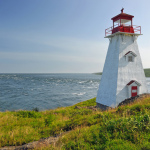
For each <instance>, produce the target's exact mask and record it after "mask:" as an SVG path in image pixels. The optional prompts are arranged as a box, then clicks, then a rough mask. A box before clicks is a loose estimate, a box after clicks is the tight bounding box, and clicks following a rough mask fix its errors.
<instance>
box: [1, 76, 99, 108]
mask: <svg viewBox="0 0 150 150" xmlns="http://www.w3.org/2000/svg"><path fill="white" fill-rule="evenodd" d="M100 78H101V76H99V75H94V74H0V111H6V110H10V111H13V110H19V109H23V110H32V109H34V108H36V107H37V108H39V110H46V109H54V108H57V107H62V106H70V105H73V104H76V103H78V102H81V101H84V100H87V99H90V98H93V97H96V95H97V90H98V85H99V82H100Z"/></svg>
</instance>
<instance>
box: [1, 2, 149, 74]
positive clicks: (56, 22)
mask: <svg viewBox="0 0 150 150" xmlns="http://www.w3.org/2000/svg"><path fill="white" fill-rule="evenodd" d="M149 6H150V1H149V0H132V1H131V0H120V1H119V0H113V1H112V0H0V73H93V72H100V71H102V70H103V65H104V61H105V57H106V52H107V48H108V44H109V40H108V39H105V38H104V36H105V34H104V33H105V29H106V28H108V27H110V26H112V21H111V18H112V17H114V16H115V15H117V14H119V13H120V10H121V8H122V7H124V12H125V13H128V14H131V15H134V19H133V24H135V25H141V26H142V34H143V36H140V37H139V38H138V45H139V50H140V54H141V57H142V62H143V67H144V68H150V61H149V58H150V39H149V35H150V29H149V24H150V19H149V18H150V8H149Z"/></svg>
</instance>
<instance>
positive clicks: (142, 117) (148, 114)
mask: <svg viewBox="0 0 150 150" xmlns="http://www.w3.org/2000/svg"><path fill="white" fill-rule="evenodd" d="M95 105H96V102H95V98H93V99H90V100H87V101H84V102H81V103H78V104H76V105H73V106H69V107H62V108H57V109H54V110H47V111H41V112H38V111H17V112H15V111H14V112H9V111H7V112H0V125H1V126H0V131H1V132H0V147H4V146H11V145H15V146H17V145H22V144H25V143H28V142H32V141H36V140H39V139H41V138H46V137H49V136H54V135H58V134H60V133H63V132H66V131H69V132H66V133H65V134H64V135H63V136H62V137H60V138H59V141H58V142H57V143H56V144H55V145H50V146H48V147H43V148H40V149H43V150H46V149H54V150H58V149H62V150H72V149H73V150H76V149H79V150H80V149H83V150H84V149H85V150H88V149H89V150H91V149H93V150H124V149H126V150H127V149H130V150H132V149H133V150H136V149H137V150H149V149H150V97H146V98H143V99H140V100H139V101H136V102H134V103H132V104H129V105H126V106H122V107H118V108H116V109H110V110H108V111H104V112H102V111H100V110H97V111H95V110H94V109H89V106H95Z"/></svg>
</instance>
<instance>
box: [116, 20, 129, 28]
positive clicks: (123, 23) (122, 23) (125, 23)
mask: <svg viewBox="0 0 150 150" xmlns="http://www.w3.org/2000/svg"><path fill="white" fill-rule="evenodd" d="M117 26H132V20H126V19H119V20H117V21H115V22H113V27H114V28H115V27H117Z"/></svg>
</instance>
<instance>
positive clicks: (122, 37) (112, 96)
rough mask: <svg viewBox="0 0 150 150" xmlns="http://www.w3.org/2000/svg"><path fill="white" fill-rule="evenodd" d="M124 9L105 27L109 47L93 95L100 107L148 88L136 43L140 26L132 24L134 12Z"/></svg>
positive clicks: (103, 107)
mask: <svg viewBox="0 0 150 150" xmlns="http://www.w3.org/2000/svg"><path fill="white" fill-rule="evenodd" d="M123 10H124V9H121V13H120V14H118V15H117V16H115V17H113V18H111V20H112V21H113V26H112V27H110V28H107V29H106V30H105V38H108V39H109V47H108V51H107V56H106V59H105V64H104V68H103V74H102V77H101V81H100V85H99V89H98V92H97V98H96V103H97V106H98V107H99V108H101V109H107V108H108V107H112V108H114V107H116V106H118V104H119V103H120V102H122V101H124V100H125V99H128V98H130V97H135V96H137V95H139V94H142V93H147V92H148V90H147V86H146V79H145V74H144V70H143V66H142V61H141V57H140V53H139V49H138V44H137V38H138V36H140V35H142V34H141V26H136V25H133V22H132V19H133V18H134V16H132V15H129V14H126V13H124V12H123Z"/></svg>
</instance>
